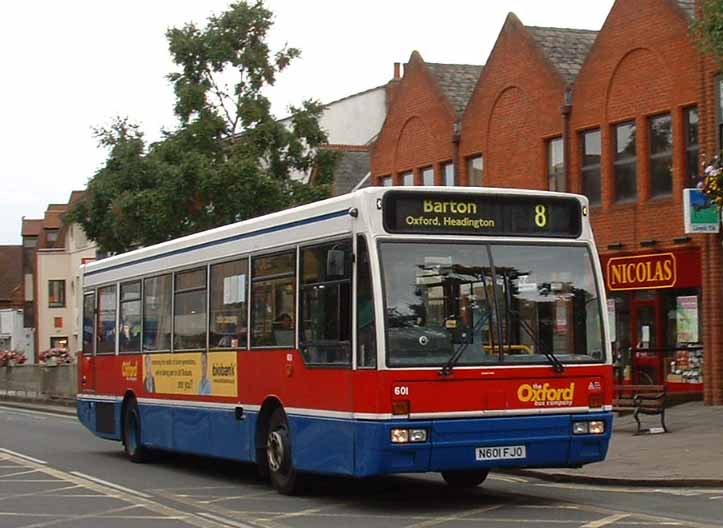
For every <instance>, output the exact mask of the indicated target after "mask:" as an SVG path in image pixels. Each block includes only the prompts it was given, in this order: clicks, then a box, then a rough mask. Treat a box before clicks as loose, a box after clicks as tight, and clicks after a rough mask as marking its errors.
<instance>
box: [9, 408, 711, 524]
mask: <svg viewBox="0 0 723 528" xmlns="http://www.w3.org/2000/svg"><path fill="white" fill-rule="evenodd" d="M51 526H52V527H58V528H66V527H67V528H70V527H73V528H86V527H88V528H90V527H103V528H115V527H127V526H133V528H145V527H186V526H196V527H204V528H229V527H235V528H239V527H250V526H264V527H269V528H302V527H312V526H314V527H316V526H319V527H338V526H343V527H344V528H355V527H357V526H358V527H365V528H366V527H369V528H376V527H394V528H412V527H414V528H421V527H428V526H435V527H440V528H453V527H454V528H457V527H466V528H467V527H468V528H472V527H476V526H480V527H488V526H522V527H530V528H538V527H553V526H554V527H560V526H562V527H567V526H570V527H585V528H596V527H623V526H693V527H708V526H723V489H690V488H688V489H683V488H680V489H679V488H660V489H654V488H634V487H631V488H622V487H612V486H589V485H577V484H574V485H573V484H559V483H552V482H544V481H540V480H535V479H532V478H527V477H525V478H522V477H515V476H509V475H506V474H505V475H503V474H492V475H490V477H489V478H488V480H487V481H486V482H485V483H484V484H483V485H482V486H480V487H479V488H477V489H475V490H471V491H464V492H459V491H455V490H452V489H450V488H448V487H446V485H445V484H444V482H443V481H442V479H441V478H440V477H439V476H437V475H420V476H417V475H408V476H407V475H405V476H399V477H388V478H379V479H371V480H361V481H359V480H353V479H343V478H321V477H317V478H313V479H310V482H309V483H308V486H307V490H306V492H305V494H304V495H302V496H300V497H282V496H280V495H278V494H277V493H276V492H274V491H273V490H271V488H270V487H269V486H268V485H267V484H266V483H263V482H260V481H258V480H257V479H256V476H255V471H254V468H253V466H250V465H246V464H238V463H234V462H228V461H221V460H213V459H204V458H198V457H190V456H184V455H177V454H162V455H160V456H159V457H158V458H157V460H155V461H154V462H153V463H149V464H142V465H139V464H132V463H130V462H128V461H127V460H126V459H125V458H124V456H123V454H122V451H121V446H120V444H119V443H115V442H108V441H104V440H100V439H97V438H95V437H94V436H92V435H91V434H90V433H89V432H88V431H86V430H85V429H84V428H83V427H82V426H81V425H80V424H79V423H78V422H77V420H76V419H75V418H74V417H71V416H64V415H57V414H51V413H43V412H36V411H29V410H20V409H14V408H8V407H4V406H0V528H21V527H22V528H31V527H32V528H41V527H51Z"/></svg>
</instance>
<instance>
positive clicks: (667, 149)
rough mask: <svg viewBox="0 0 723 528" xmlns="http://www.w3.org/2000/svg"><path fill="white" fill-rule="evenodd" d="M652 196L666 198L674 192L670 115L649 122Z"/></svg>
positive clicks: (654, 118) (651, 119) (653, 118)
mask: <svg viewBox="0 0 723 528" xmlns="http://www.w3.org/2000/svg"><path fill="white" fill-rule="evenodd" d="M648 132H649V140H650V195H651V196H666V195H670V194H672V192H673V127H672V121H671V119H670V114H665V115H662V116H657V117H652V118H650V121H649V129H648Z"/></svg>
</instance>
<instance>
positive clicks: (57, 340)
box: [50, 336, 68, 350]
mask: <svg viewBox="0 0 723 528" xmlns="http://www.w3.org/2000/svg"><path fill="white" fill-rule="evenodd" d="M50 348H60V349H63V350H68V338H67V337H65V336H54V337H51V338H50Z"/></svg>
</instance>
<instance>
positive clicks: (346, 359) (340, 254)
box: [299, 240, 352, 366]
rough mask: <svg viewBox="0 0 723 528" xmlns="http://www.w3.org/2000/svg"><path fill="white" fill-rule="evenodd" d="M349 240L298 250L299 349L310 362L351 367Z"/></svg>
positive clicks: (350, 248) (350, 263)
mask: <svg viewBox="0 0 723 528" xmlns="http://www.w3.org/2000/svg"><path fill="white" fill-rule="evenodd" d="M351 257H352V244H351V240H339V241H336V242H327V243H325V244H322V245H319V246H312V247H305V248H302V250H301V281H300V289H299V293H300V295H301V303H300V318H301V338H300V348H301V351H302V354H303V356H304V361H305V362H306V363H308V364H311V365H339V366H351V276H352V275H351V270H352V258H351Z"/></svg>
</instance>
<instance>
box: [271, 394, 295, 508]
mask: <svg viewBox="0 0 723 528" xmlns="http://www.w3.org/2000/svg"><path fill="white" fill-rule="evenodd" d="M266 462H267V464H268V468H269V477H270V479H271V484H272V485H273V486H274V488H275V489H276V491H278V492H279V493H283V494H284V495H293V494H294V493H295V492H296V491H297V474H296V469H295V468H294V462H293V460H292V458H291V442H290V435H289V423H288V421H287V420H286V413H285V412H284V410H283V409H282V408H281V407H279V408H278V409H276V410H275V411H274V413H273V414H272V415H271V421H270V422H269V432H268V436H267V437H266Z"/></svg>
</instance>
